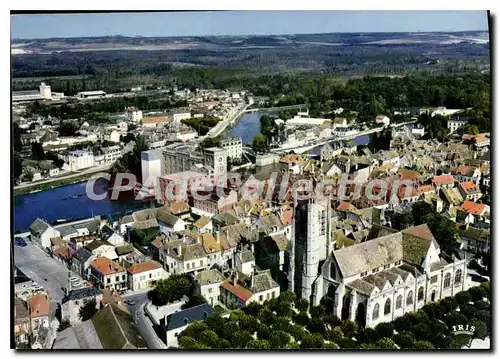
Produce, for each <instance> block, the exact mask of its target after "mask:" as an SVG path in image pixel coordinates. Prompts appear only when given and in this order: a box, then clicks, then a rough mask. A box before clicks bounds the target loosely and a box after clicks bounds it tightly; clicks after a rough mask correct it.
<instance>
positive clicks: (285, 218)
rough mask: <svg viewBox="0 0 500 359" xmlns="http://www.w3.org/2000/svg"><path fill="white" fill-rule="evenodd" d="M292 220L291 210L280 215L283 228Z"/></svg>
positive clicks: (286, 210)
mask: <svg viewBox="0 0 500 359" xmlns="http://www.w3.org/2000/svg"><path fill="white" fill-rule="evenodd" d="M292 219H293V210H292V209H291V208H288V209H285V210H283V213H282V214H281V223H283V226H285V227H286V226H289V225H291V224H292Z"/></svg>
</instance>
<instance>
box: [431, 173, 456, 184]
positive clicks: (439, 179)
mask: <svg viewBox="0 0 500 359" xmlns="http://www.w3.org/2000/svg"><path fill="white" fill-rule="evenodd" d="M432 182H433V183H434V184H436V185H444V184H450V183H454V182H455V178H453V176H452V175H448V174H444V175H439V176H434V178H433V179H432Z"/></svg>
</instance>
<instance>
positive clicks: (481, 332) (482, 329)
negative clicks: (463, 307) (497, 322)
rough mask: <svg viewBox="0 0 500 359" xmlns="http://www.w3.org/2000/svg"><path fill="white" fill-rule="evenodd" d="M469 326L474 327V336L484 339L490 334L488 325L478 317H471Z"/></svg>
mask: <svg viewBox="0 0 500 359" xmlns="http://www.w3.org/2000/svg"><path fill="white" fill-rule="evenodd" d="M470 326H473V327H474V329H475V331H474V337H475V338H479V339H484V338H486V337H487V336H489V334H490V333H489V331H488V326H487V325H486V324H485V323H484V322H482V321H481V320H479V319H472V320H471V321H470Z"/></svg>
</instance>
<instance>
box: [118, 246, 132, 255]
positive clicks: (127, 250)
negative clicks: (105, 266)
mask: <svg viewBox="0 0 500 359" xmlns="http://www.w3.org/2000/svg"><path fill="white" fill-rule="evenodd" d="M115 251H116V254H118V255H119V256H122V255H125V254H129V253H132V252H133V251H134V246H133V245H132V244H125V245H123V246H119V247H116V248H115Z"/></svg>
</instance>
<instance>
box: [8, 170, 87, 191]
mask: <svg viewBox="0 0 500 359" xmlns="http://www.w3.org/2000/svg"><path fill="white" fill-rule="evenodd" d="M94 174H95V173H85V174H82V175H80V176H74V177H69V178H61V179H59V180H57V179H55V180H54V181H51V182H45V183H40V184H34V185H32V186H29V187H20V188H14V195H15V196H17V195H23V194H30V193H36V192H40V191H45V190H48V189H53V188H57V187H62V186H67V185H70V184H75V183H80V182H84V181H86V180H88V179H89V178H90V177H92V176H93V175H94Z"/></svg>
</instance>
